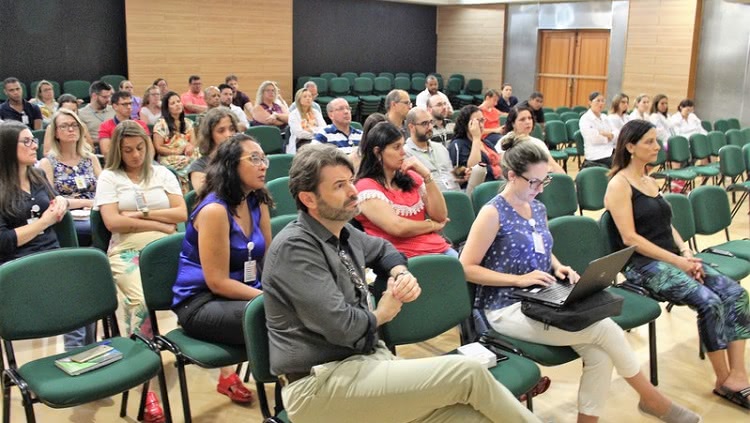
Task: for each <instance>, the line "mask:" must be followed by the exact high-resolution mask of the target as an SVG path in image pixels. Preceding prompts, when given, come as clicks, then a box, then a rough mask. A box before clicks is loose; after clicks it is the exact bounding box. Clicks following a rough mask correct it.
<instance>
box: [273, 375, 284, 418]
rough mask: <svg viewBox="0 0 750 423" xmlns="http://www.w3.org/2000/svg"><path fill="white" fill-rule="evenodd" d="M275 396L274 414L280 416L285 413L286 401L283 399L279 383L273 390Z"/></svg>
mask: <svg viewBox="0 0 750 423" xmlns="http://www.w3.org/2000/svg"><path fill="white" fill-rule="evenodd" d="M273 394H274V398H273V402H274V406H273V414H274V415H275V416H278V415H279V413H281V412H282V411H284V400H283V399H282V398H281V384H280V383H279V382H278V381H276V387H275V388H274V390H273Z"/></svg>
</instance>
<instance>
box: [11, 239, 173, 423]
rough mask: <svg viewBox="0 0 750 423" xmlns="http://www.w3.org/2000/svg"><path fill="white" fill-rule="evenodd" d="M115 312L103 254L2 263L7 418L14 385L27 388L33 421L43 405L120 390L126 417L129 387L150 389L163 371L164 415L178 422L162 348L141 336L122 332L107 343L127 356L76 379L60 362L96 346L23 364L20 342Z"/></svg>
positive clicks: (72, 252)
mask: <svg viewBox="0 0 750 423" xmlns="http://www.w3.org/2000/svg"><path fill="white" fill-rule="evenodd" d="M40 281H43V282H44V283H40ZM51 293H52V295H51ZM115 310H117V292H116V290H115V283H114V280H113V279H112V270H111V268H110V265H109V260H108V259H107V256H106V255H104V254H103V253H102V252H101V251H98V250H95V249H92V248H62V249H57V250H52V251H45V252H41V253H37V254H31V255H28V256H25V257H21V258H18V259H16V260H13V261H11V262H8V263H5V264H4V265H2V266H0V338H2V340H3V346H4V352H5V354H4V355H5V356H4V358H3V360H5V363H7V366H5V365H4V366H2V378H3V388H4V393H5V394H4V396H3V421H5V422H10V421H11V420H10V409H11V396H10V394H11V388H12V387H13V386H16V387H18V389H19V390H20V392H21V397H22V404H23V407H24V410H25V412H26V420H27V421H28V422H34V421H36V420H35V416H34V407H33V406H34V404H35V403H38V402H41V403H43V404H45V405H47V406H49V407H52V408H68V407H74V406H77V405H81V404H85V403H88V402H92V401H96V400H100V399H104V398H107V397H110V396H113V395H116V394H119V393H121V392H122V393H123V402H122V407H121V409H120V416H121V417H124V416H125V414H126V410H127V391H128V390H129V389H132V388H135V387H137V386H140V385H144V393H145V391H146V389H147V388H146V386H147V384H148V382H149V380H151V379H152V378H153V377H155V376H159V385H160V387H161V395H162V402H163V405H164V412H165V417H167V419H168V420H167V421H171V410H170V408H169V399H168V397H167V386H166V382H165V378H164V372H163V369H162V365H161V359H160V356H159V352H158V350H156V348H155V347H154V346H153V344H152V343H151V342H150V341H148V340H146V339H145V338H143V337H141V336H138V335H134V337H132V339H131V338H123V337H120V336H119V334H115V336H113V337H111V338H109V339H108V340H107V342H109V344H110V345H111V346H112V347H114V348H115V349H117V350H119V351H120V352H121V353H122V354H123V358H122V359H121V360H119V361H116V362H114V363H112V364H109V365H107V366H105V367H102V368H99V369H96V370H94V371H91V372H88V373H85V374H81V375H78V376H75V377H71V376H69V375H68V374H66V373H65V372H63V371H62V370H60V369H58V368H57V366H55V360H58V359H62V358H65V357H69V356H71V355H73V354H76V353H80V352H83V351H85V350H87V349H90V348H92V347H93V346H94V345H93V344H92V345H87V346H84V347H80V348H76V349H73V350H72V351H69V352H66V353H62V354H54V355H51V356H46V357H42V358H36V359H34V360H32V361H29V362H27V363H23V364H20V363H18V362H17V361H16V358H15V353H14V347H13V343H14V341H21V340H33V339H37V338H45V337H50V336H55V335H61V334H64V333H67V332H70V331H71V330H73V329H77V328H80V327H82V326H85V325H88V324H90V323H94V322H96V321H97V320H99V319H104V318H106V317H108V316H111V315H113V314H114V313H115ZM19 364H20V366H19ZM143 400H145V396H144V398H143V399H142V401H143ZM139 419H142V415H141V416H139Z"/></svg>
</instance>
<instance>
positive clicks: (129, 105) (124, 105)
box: [116, 101, 133, 107]
mask: <svg viewBox="0 0 750 423" xmlns="http://www.w3.org/2000/svg"><path fill="white" fill-rule="evenodd" d="M116 105H117V106H120V107H133V102H132V101H129V102H126V103H117V104H116Z"/></svg>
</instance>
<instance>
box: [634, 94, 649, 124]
mask: <svg viewBox="0 0 750 423" xmlns="http://www.w3.org/2000/svg"><path fill="white" fill-rule="evenodd" d="M650 110H651V97H649V96H648V94H641V95H639V96H638V97H636V98H635V107H634V108H633V111H632V112H630V120H633V119H641V120H648V115H649V111H650Z"/></svg>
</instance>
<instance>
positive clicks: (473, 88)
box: [466, 78, 482, 95]
mask: <svg viewBox="0 0 750 423" xmlns="http://www.w3.org/2000/svg"><path fill="white" fill-rule="evenodd" d="M466 94H471V95H479V94H482V80H481V79H477V78H472V79H470V80H469V82H467V83H466Z"/></svg>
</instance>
